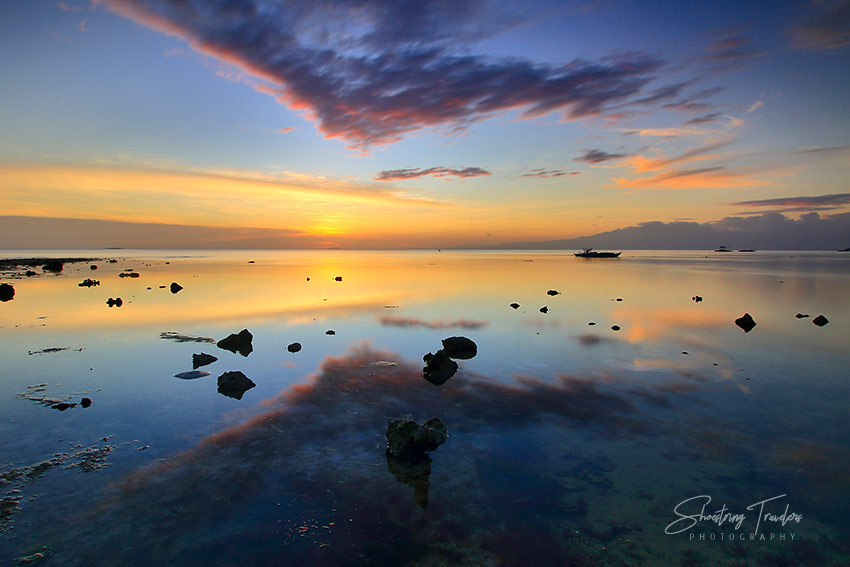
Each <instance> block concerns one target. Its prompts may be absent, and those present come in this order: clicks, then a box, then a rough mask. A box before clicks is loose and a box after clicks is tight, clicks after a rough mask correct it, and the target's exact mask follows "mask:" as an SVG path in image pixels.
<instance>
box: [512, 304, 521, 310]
mask: <svg viewBox="0 0 850 567" xmlns="http://www.w3.org/2000/svg"><path fill="white" fill-rule="evenodd" d="M511 307H513V308H514V309H519V303H511Z"/></svg>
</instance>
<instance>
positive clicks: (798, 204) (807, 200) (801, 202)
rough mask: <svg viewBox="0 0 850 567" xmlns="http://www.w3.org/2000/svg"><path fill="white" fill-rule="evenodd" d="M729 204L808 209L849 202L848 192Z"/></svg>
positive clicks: (849, 194) (849, 195)
mask: <svg viewBox="0 0 850 567" xmlns="http://www.w3.org/2000/svg"><path fill="white" fill-rule="evenodd" d="M729 204H730V205H735V206H740V207H793V208H795V210H804V209H805V210H810V209H811V208H812V207H834V206H836V205H847V204H850V193H835V194H833V195H818V196H805V197H779V198H776V199H761V200H758V201H739V202H737V203H729Z"/></svg>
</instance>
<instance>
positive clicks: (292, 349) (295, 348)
mask: <svg viewBox="0 0 850 567" xmlns="http://www.w3.org/2000/svg"><path fill="white" fill-rule="evenodd" d="M286 350H288V351H289V352H298V351H299V350H301V343H292V344H291V345H289V346H288V347H286Z"/></svg>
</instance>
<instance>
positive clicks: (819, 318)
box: [812, 315, 829, 327]
mask: <svg viewBox="0 0 850 567" xmlns="http://www.w3.org/2000/svg"><path fill="white" fill-rule="evenodd" d="M812 323H814V324H815V325H817V326H818V327H823V326H824V325H826V324H827V323H829V319H827V318H826V317H824V316H823V315H818V316H817V317H815V318H814V319H812Z"/></svg>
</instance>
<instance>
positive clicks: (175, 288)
mask: <svg viewBox="0 0 850 567" xmlns="http://www.w3.org/2000/svg"><path fill="white" fill-rule="evenodd" d="M181 289H183V286H182V285H180V284H179V283H177V282H171V293H177V292H178V291H180V290H181Z"/></svg>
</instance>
